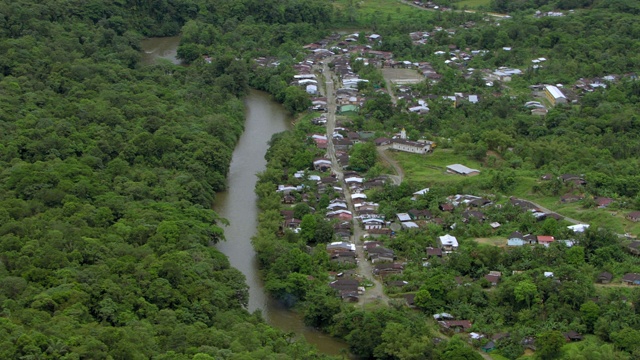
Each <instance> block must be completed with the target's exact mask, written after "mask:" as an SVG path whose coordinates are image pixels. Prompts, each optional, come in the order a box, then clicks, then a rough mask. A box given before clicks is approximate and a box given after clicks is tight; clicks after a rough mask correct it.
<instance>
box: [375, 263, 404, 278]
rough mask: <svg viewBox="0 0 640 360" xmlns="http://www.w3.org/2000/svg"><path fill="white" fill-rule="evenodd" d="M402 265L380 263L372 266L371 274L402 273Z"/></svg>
mask: <svg viewBox="0 0 640 360" xmlns="http://www.w3.org/2000/svg"><path fill="white" fill-rule="evenodd" d="M402 270H404V266H403V265H402V264H398V263H382V264H377V265H376V266H374V267H373V274H374V275H380V276H386V275H391V274H402Z"/></svg>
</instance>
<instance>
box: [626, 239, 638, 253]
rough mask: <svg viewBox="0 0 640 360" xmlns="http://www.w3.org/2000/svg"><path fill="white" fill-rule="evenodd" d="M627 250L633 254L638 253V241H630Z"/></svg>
mask: <svg viewBox="0 0 640 360" xmlns="http://www.w3.org/2000/svg"><path fill="white" fill-rule="evenodd" d="M627 250H629V252H630V253H632V254H633V255H640V241H637V240H636V241H632V242H631V244H629V245H627Z"/></svg>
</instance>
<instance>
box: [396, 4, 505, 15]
mask: <svg viewBox="0 0 640 360" xmlns="http://www.w3.org/2000/svg"><path fill="white" fill-rule="evenodd" d="M399 1H400V2H401V3H403V4H405V5H410V6H413V7H414V8H417V9H420V10H427V11H442V10H440V9H433V8H426V7H424V6H419V5H416V4H414V3H413V2H411V1H406V0H399ZM450 11H455V12H464V13H468V14H475V13H477V11H476V10H453V9H452V10H450ZM484 14H486V15H489V16H492V17H495V18H498V19H508V18H511V16H510V15H508V14H498V13H492V12H488V13H484Z"/></svg>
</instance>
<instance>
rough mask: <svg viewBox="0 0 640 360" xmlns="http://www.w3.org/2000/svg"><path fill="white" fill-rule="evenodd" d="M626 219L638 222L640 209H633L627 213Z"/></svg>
mask: <svg viewBox="0 0 640 360" xmlns="http://www.w3.org/2000/svg"><path fill="white" fill-rule="evenodd" d="M627 219H628V220H631V221H633V222H638V221H640V211H634V212H631V213H629V214H628V215H627Z"/></svg>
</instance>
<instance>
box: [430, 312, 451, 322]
mask: <svg viewBox="0 0 640 360" xmlns="http://www.w3.org/2000/svg"><path fill="white" fill-rule="evenodd" d="M433 319H434V320H436V321H440V320H455V317H454V316H453V315H451V314H449V313H446V312H442V313H438V314H433Z"/></svg>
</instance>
